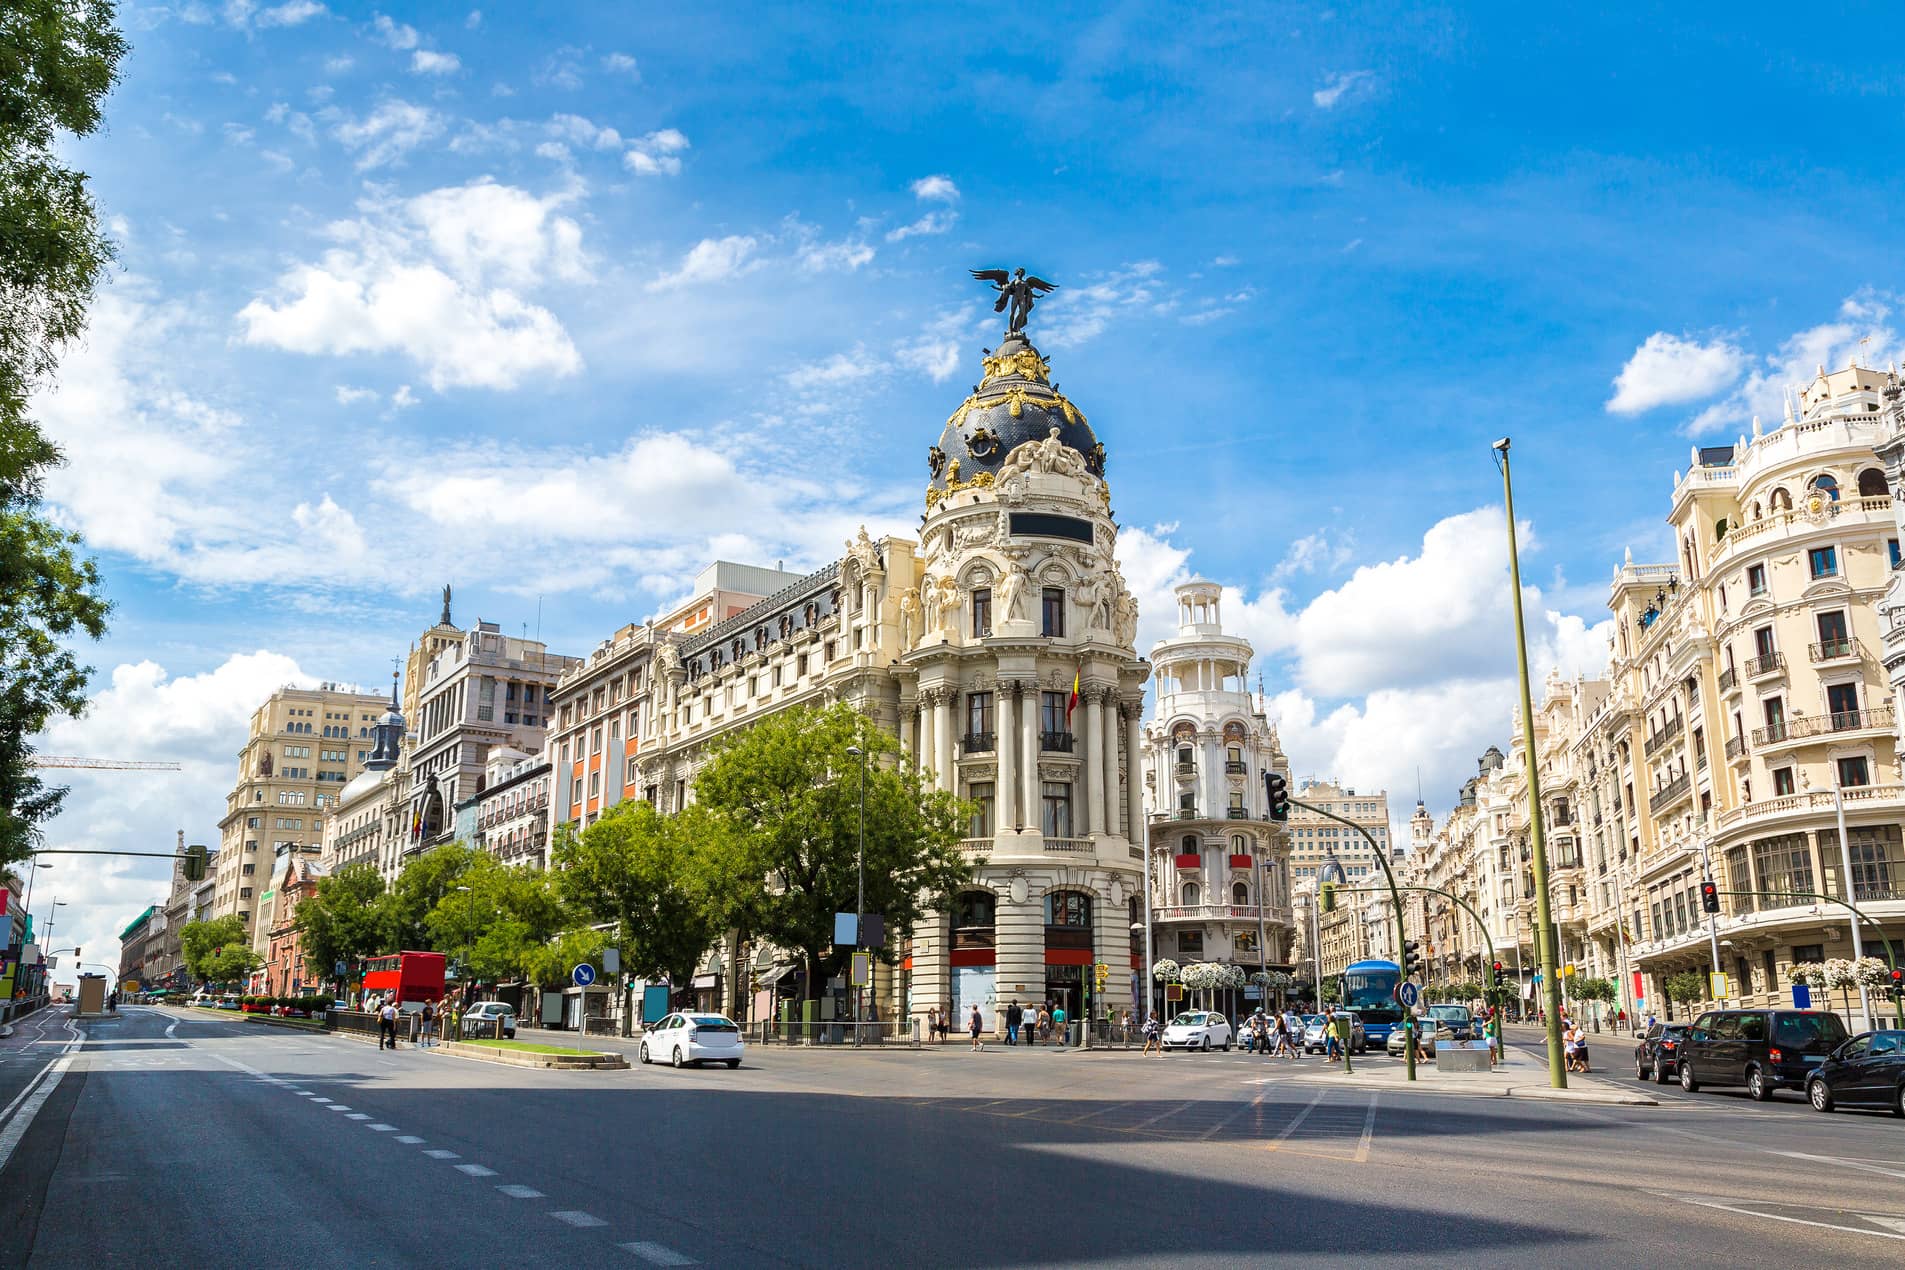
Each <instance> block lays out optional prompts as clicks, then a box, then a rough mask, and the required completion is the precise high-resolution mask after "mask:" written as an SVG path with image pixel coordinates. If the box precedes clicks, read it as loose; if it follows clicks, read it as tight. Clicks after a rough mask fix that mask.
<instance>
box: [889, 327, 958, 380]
mask: <svg viewBox="0 0 1905 1270" xmlns="http://www.w3.org/2000/svg"><path fill="white" fill-rule="evenodd" d="M973 330H974V320H973V317H972V313H971V311H970V310H968V309H946V310H943V311H941V312H940V313H939V315H938V316H936V317H934V318H933V319H932V320H931V321H929V322H928V323H927V324H926V325H925V326H924V327H923V328H922V329H921V330H920V332H919V333H918V334H917V335H914V336H912V337H911V338H909V339H904V340H901V341H900V342H899V343H898V345H896V346H895V348H894V350H893V360H894V361H896V362H898V363H899V364H900V365H901V366H904V367H906V368H908V369H910V370H917V371H919V372H921V373H922V374H924V375H925V376H926V377H927V378H928V379H931V380H932V381H933V382H934V383H936V384H943V383H945V382H946V381H947V380H948V379H951V378H952V377H953V376H954V375H955V374H957V373H958V371H959V363H960V360H961V359H962V358H964V357H965V355H966V353H967V350H968V349H969V348H970V347H971V344H972V334H973Z"/></svg>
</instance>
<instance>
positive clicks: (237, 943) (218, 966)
mask: <svg viewBox="0 0 1905 1270" xmlns="http://www.w3.org/2000/svg"><path fill="white" fill-rule="evenodd" d="M179 951H180V952H181V953H182V954H183V955H184V958H185V968H186V970H187V971H189V972H190V973H191V975H192V977H193V978H194V979H197V980H199V981H201V982H203V983H221V984H228V985H229V984H238V983H242V982H243V981H244V978H245V976H246V975H248V974H250V973H251V972H252V971H254V970H256V969H257V968H258V967H259V965H261V964H262V963H263V960H264V959H263V958H262V957H260V956H259V955H258V954H257V953H255V952H253V951H252V950H251V942H250V940H249V939H248V937H247V936H246V934H245V924H244V922H242V921H240V920H239V918H238V914H236V913H228V914H227V915H225V916H224V917H214V918H212V919H211V920H210V921H203V922H187V923H185V925H183V926H181V927H180V928H179Z"/></svg>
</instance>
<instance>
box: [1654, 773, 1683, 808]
mask: <svg viewBox="0 0 1905 1270" xmlns="http://www.w3.org/2000/svg"><path fill="white" fill-rule="evenodd" d="M1692 788H1693V774H1692V773H1691V772H1688V773H1685V774H1683V775H1681V776H1678V777H1676V778H1675V779H1673V780H1671V781H1669V782H1667V783H1666V784H1665V785H1662V786H1661V787H1660V788H1659V789H1657V790H1655V791H1654V793H1653V797H1651V798H1649V799H1648V800H1647V809H1648V810H1649V811H1651V812H1653V813H1654V814H1655V815H1659V814H1660V812H1661V809H1662V808H1664V807H1670V806H1672V805H1673V804H1674V803H1676V802H1679V801H1680V799H1681V798H1683V797H1685V795H1686V793H1687V791H1688V790H1689V789H1692Z"/></svg>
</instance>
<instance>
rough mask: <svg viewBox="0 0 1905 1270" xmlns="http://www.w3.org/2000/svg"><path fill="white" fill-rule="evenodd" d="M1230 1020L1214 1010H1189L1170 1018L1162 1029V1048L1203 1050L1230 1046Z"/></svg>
mask: <svg viewBox="0 0 1905 1270" xmlns="http://www.w3.org/2000/svg"><path fill="white" fill-rule="evenodd" d="M1230 1040H1231V1033H1230V1022H1229V1020H1227V1019H1225V1018H1224V1016H1223V1015H1221V1014H1218V1013H1217V1012H1216V1011H1214V1010H1190V1011H1187V1012H1186V1013H1184V1014H1180V1015H1178V1016H1177V1017H1176V1018H1174V1019H1172V1020H1171V1021H1170V1023H1169V1024H1167V1025H1166V1026H1165V1029H1164V1048H1165V1049H1167V1050H1171V1049H1182V1050H1191V1049H1198V1050H1205V1051H1208V1050H1210V1048H1211V1047H1212V1046H1218V1047H1221V1048H1223V1049H1229V1048H1230Z"/></svg>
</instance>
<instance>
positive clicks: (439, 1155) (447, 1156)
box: [424, 1147, 463, 1160]
mask: <svg viewBox="0 0 1905 1270" xmlns="http://www.w3.org/2000/svg"><path fill="white" fill-rule="evenodd" d="M424 1154H425V1155H427V1156H429V1157H430V1158H431V1159H433V1160H460V1159H462V1158H463V1157H462V1156H460V1155H458V1154H457V1153H456V1152H454V1151H445V1150H443V1149H442V1148H440V1147H439V1148H438V1149H437V1150H434V1151H425V1152H424Z"/></svg>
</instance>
